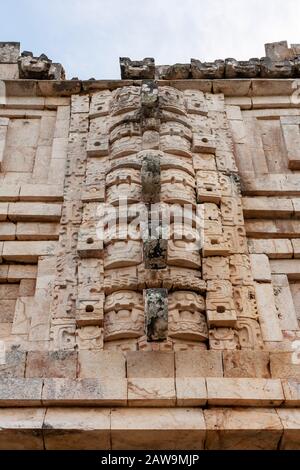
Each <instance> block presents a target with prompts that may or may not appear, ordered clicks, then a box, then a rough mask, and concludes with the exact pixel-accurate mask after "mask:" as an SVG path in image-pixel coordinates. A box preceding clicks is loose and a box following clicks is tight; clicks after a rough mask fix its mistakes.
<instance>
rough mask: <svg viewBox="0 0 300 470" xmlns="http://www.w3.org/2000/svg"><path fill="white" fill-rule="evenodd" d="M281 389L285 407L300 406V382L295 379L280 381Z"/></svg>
mask: <svg viewBox="0 0 300 470" xmlns="http://www.w3.org/2000/svg"><path fill="white" fill-rule="evenodd" d="M281 382H282V388H283V393H284V397H285V402H284V404H285V406H299V405H300V381H299V380H297V379H285V380H282V381H281Z"/></svg>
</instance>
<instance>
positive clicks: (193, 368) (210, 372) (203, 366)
mask: <svg viewBox="0 0 300 470" xmlns="http://www.w3.org/2000/svg"><path fill="white" fill-rule="evenodd" d="M175 368H176V377H178V378H184V377H223V365H222V355H221V353H220V352H219V351H182V352H176V353H175Z"/></svg>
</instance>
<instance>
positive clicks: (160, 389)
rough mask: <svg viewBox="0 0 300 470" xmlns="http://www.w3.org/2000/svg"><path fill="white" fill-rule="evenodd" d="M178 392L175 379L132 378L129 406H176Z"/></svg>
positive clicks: (129, 388)
mask: <svg viewBox="0 0 300 470" xmlns="http://www.w3.org/2000/svg"><path fill="white" fill-rule="evenodd" d="M175 404H176V392H175V382H174V378H173V379H171V378H161V377H160V378H141V377H139V378H131V379H128V405H129V406H136V407H139V406H143V407H146V406H155V407H163V406H175Z"/></svg>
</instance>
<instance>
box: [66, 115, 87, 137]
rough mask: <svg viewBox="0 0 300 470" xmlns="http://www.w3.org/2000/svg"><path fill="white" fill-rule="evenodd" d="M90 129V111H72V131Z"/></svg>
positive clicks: (78, 131)
mask: <svg viewBox="0 0 300 470" xmlns="http://www.w3.org/2000/svg"><path fill="white" fill-rule="evenodd" d="M88 130H89V115H88V113H72V114H71V122H70V132H77V133H80V132H82V133H85V132H88Z"/></svg>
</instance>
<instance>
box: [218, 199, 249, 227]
mask: <svg viewBox="0 0 300 470" xmlns="http://www.w3.org/2000/svg"><path fill="white" fill-rule="evenodd" d="M221 213H222V221H223V223H224V224H225V225H243V224H244V218H243V209H242V203H241V200H240V198H235V197H222V200H221Z"/></svg>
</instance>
